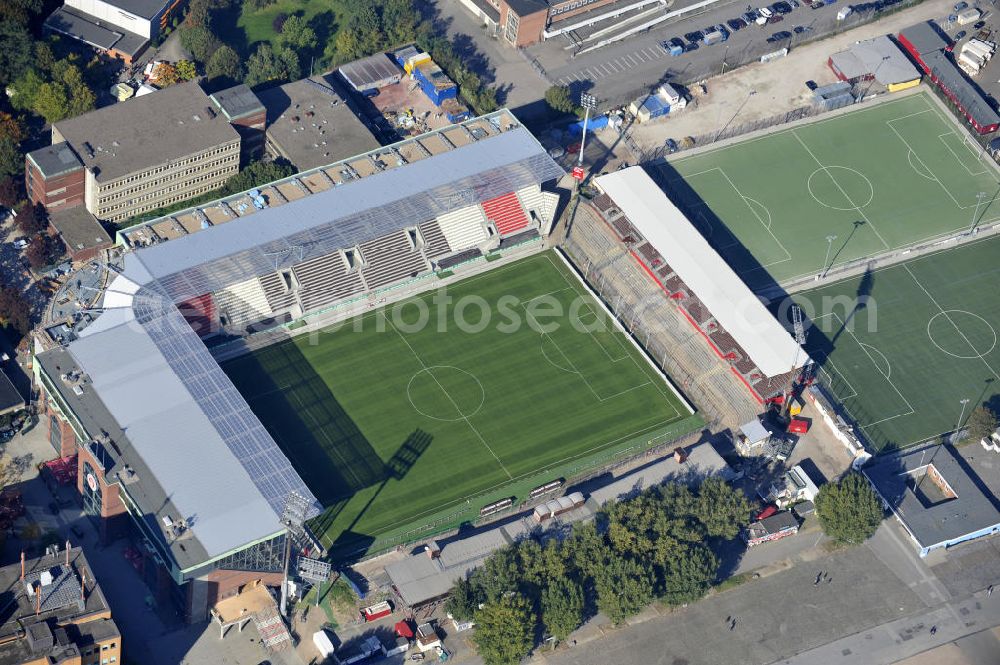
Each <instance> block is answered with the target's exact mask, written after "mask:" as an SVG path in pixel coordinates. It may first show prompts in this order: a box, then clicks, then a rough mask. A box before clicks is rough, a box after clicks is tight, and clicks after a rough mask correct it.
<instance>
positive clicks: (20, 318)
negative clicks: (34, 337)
mask: <svg viewBox="0 0 1000 665" xmlns="http://www.w3.org/2000/svg"><path fill="white" fill-rule="evenodd" d="M0 322H3V323H4V325H7V326H9V327H10V328H12V329H13V330H15V331H17V332H19V333H20V334H21V335H27V334H28V333H29V332H31V306H30V305H29V304H28V301H27V300H25V299H24V296H23V295H22V294H21V292H20V291H19V290H18V289H16V288H14V287H13V286H0Z"/></svg>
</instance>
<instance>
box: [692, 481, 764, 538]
mask: <svg viewBox="0 0 1000 665" xmlns="http://www.w3.org/2000/svg"><path fill="white" fill-rule="evenodd" d="M751 510H753V507H752V506H751V505H750V502H749V501H747V497H746V495H745V494H744V493H743V492H741V491H740V490H738V489H735V488H734V487H732V486H731V485H729V483H727V482H726V481H724V480H723V479H722V478H719V477H717V476H713V477H711V478H706V479H705V480H704V482H702V483H701V485H700V486H699V487H698V502H697V504H696V511H697V512H696V517H697V518H698V519H699V520H700V521H701V523H702V524H704V525H705V529H706V531H707V532H708V535H709V536H718V537H721V538H725V539H726V540H731V539H733V538H735V537H736V536H738V535H739V534H740V530H741V529H742V528H743V527H744V526H746V525H747V523H748V522H749V520H750V511H751Z"/></svg>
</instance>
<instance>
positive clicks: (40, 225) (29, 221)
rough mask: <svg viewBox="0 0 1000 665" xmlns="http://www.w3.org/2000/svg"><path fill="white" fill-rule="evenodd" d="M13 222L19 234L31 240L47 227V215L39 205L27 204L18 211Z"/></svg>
mask: <svg viewBox="0 0 1000 665" xmlns="http://www.w3.org/2000/svg"><path fill="white" fill-rule="evenodd" d="M15 221H16V222H17V228H18V229H20V230H21V233H23V234H24V235H25V236H27V237H29V238H31V237H33V236H36V235H38V234H39V233H42V232H43V231H45V230H46V229H47V228H48V227H49V213H48V211H46V210H45V206H43V205H42V204H41V203H35V204H31V203H30V202H29V203H26V204H25V206H24V207H23V208H21V210H19V211H18V213H17V217H16V218H15Z"/></svg>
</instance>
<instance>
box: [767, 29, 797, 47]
mask: <svg viewBox="0 0 1000 665" xmlns="http://www.w3.org/2000/svg"><path fill="white" fill-rule="evenodd" d="M791 36H792V33H790V32H788V31H787V30H782V31H781V32H776V33H774V34H773V35H771V36H770V37H768V38H767V41H768V42H769V43H771V44H777V43H778V42H781V41H784V40H786V39H788V38H789V37H791Z"/></svg>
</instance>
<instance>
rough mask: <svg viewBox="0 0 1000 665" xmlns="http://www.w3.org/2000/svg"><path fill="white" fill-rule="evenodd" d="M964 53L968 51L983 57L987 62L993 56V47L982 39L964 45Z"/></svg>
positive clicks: (970, 53)
mask: <svg viewBox="0 0 1000 665" xmlns="http://www.w3.org/2000/svg"><path fill="white" fill-rule="evenodd" d="M962 53H968V54H969V55H973V56H975V57H977V58H982V59H983V61H984V62H985V61H986V60H989V59H990V58H991V57H993V49H991V48H990V47H988V46H987V45H986V44H985V43H983V42H980V41H971V42H969V43H968V44H966V45H965V46H963V47H962Z"/></svg>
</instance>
